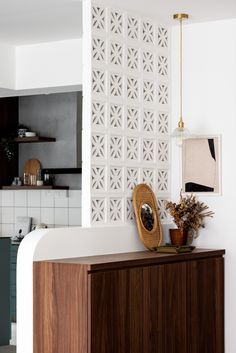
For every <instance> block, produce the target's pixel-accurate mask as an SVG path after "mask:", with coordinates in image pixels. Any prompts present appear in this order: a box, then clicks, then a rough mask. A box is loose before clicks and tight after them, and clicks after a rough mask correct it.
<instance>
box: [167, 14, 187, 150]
mask: <svg viewBox="0 0 236 353" xmlns="http://www.w3.org/2000/svg"><path fill="white" fill-rule="evenodd" d="M173 19H174V20H178V21H179V22H180V51H179V52H180V55H179V62H180V82H179V83H180V87H179V89H180V117H179V122H178V127H177V128H176V129H175V130H174V131H173V133H172V134H171V137H173V138H175V139H176V144H177V145H178V146H180V147H181V146H182V143H183V140H184V139H186V138H188V137H190V132H189V130H188V129H186V128H185V127H184V121H183V87H182V86H183V28H182V27H183V26H182V25H183V20H185V19H186V20H187V19H188V15H187V14H185V13H178V14H175V15H173Z"/></svg>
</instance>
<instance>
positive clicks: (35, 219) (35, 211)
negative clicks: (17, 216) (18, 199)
mask: <svg viewBox="0 0 236 353" xmlns="http://www.w3.org/2000/svg"><path fill="white" fill-rule="evenodd" d="M28 217H31V218H32V224H35V225H36V224H39V223H40V219H41V209H40V207H29V208H28Z"/></svg>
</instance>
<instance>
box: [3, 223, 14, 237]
mask: <svg viewBox="0 0 236 353" xmlns="http://www.w3.org/2000/svg"><path fill="white" fill-rule="evenodd" d="M13 235H15V226H14V224H13V223H12V224H2V237H12V236H13Z"/></svg>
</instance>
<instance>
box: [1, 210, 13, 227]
mask: <svg viewBox="0 0 236 353" xmlns="http://www.w3.org/2000/svg"><path fill="white" fill-rule="evenodd" d="M2 223H14V207H2Z"/></svg>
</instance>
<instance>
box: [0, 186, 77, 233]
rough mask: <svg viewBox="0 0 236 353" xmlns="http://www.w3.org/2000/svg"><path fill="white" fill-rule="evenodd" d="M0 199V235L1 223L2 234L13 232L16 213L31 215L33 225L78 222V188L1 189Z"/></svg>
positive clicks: (18, 214) (71, 223)
mask: <svg viewBox="0 0 236 353" xmlns="http://www.w3.org/2000/svg"><path fill="white" fill-rule="evenodd" d="M0 201H1V202H0V236H1V224H2V225H3V230H4V236H7V235H8V236H9V235H10V236H11V235H12V234H13V232H14V228H15V223H16V218H17V217H18V216H28V217H31V218H32V224H34V225H36V224H38V223H46V224H47V225H48V226H50V227H55V226H58V227H63V226H64V227H68V226H79V225H81V190H71V191H69V192H68V191H67V190H16V191H11V190H1V191H0ZM1 203H2V207H1ZM8 225H9V226H8ZM12 225H13V226H12ZM9 232H10V234H9Z"/></svg>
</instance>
